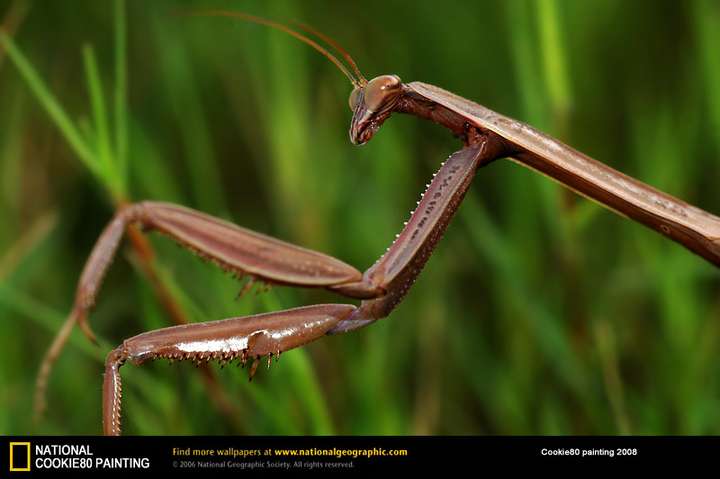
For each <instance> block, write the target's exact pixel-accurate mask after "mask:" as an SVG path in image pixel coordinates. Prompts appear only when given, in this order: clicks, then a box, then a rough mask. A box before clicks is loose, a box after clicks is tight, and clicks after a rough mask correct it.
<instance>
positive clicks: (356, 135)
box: [350, 75, 402, 145]
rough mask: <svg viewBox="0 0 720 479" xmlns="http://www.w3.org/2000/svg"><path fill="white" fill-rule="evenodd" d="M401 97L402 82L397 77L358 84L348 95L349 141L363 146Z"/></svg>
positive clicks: (392, 76)
mask: <svg viewBox="0 0 720 479" xmlns="http://www.w3.org/2000/svg"><path fill="white" fill-rule="evenodd" d="M401 96H402V81H401V80H400V77H398V76H397V75H381V76H379V77H375V78H373V79H372V80H370V81H369V82H366V83H364V84H358V85H356V86H355V89H354V90H353V91H352V93H350V109H351V110H352V111H353V118H352V123H350V141H352V142H353V144H355V145H363V144H365V143H367V142H368V141H370V138H372V136H373V135H374V134H375V132H377V131H378V129H379V128H380V126H381V125H382V124H383V122H384V121H385V120H387V118H388V117H389V116H390V114H391V113H392V112H393V110H394V108H395V105H396V104H397V101H398V100H399V99H400V97H401Z"/></svg>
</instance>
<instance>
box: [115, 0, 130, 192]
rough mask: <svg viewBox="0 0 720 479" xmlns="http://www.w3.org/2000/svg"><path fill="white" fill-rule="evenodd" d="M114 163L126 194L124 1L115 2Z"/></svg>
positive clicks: (126, 115) (117, 0) (125, 34)
mask: <svg viewBox="0 0 720 479" xmlns="http://www.w3.org/2000/svg"><path fill="white" fill-rule="evenodd" d="M114 21H115V98H114V100H115V161H116V162H117V173H118V176H119V181H120V190H121V192H122V193H127V151H128V126H127V122H128V119H127V117H128V114H127V33H126V28H127V26H126V18H125V1H124V0H115V16H114Z"/></svg>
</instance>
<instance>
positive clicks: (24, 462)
mask: <svg viewBox="0 0 720 479" xmlns="http://www.w3.org/2000/svg"><path fill="white" fill-rule="evenodd" d="M23 448H25V449H24V450H23ZM29 470H30V443H29V442H11V443H10V472H24V471H29Z"/></svg>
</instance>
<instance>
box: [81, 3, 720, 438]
mask: <svg viewBox="0 0 720 479" xmlns="http://www.w3.org/2000/svg"><path fill="white" fill-rule="evenodd" d="M208 14H211V15H221V16H236V17H239V18H242V19H244V20H248V21H252V22H256V23H261V24H265V25H268V26H271V27H274V28H278V29H281V30H283V31H285V32H287V33H290V34H291V35H293V36H295V37H296V38H298V39H300V40H302V41H304V42H305V43H308V44H310V45H311V46H313V47H314V48H315V49H317V50H318V51H320V52H321V53H323V54H324V55H325V56H326V57H327V58H329V59H330V60H331V61H333V63H335V64H336V65H337V66H338V68H340V69H341V71H343V72H344V73H345V74H346V76H348V78H350V81H351V82H352V84H353V86H354V89H353V91H352V93H351V95H350V107H351V109H352V112H353V117H352V122H351V126H350V139H351V141H352V142H353V143H355V144H363V143H366V142H368V141H369V140H370V139H371V138H372V136H373V135H374V134H375V133H376V132H377V131H378V129H379V128H380V126H381V125H382V124H383V122H384V121H385V120H387V119H388V118H389V116H390V115H391V114H392V113H394V112H397V113H406V114H411V115H415V116H418V117H420V118H424V119H428V120H431V121H432V122H434V123H437V124H439V125H442V126H444V127H446V128H447V129H449V130H450V131H451V132H452V133H453V134H454V135H455V136H456V137H458V138H459V139H460V140H461V141H462V143H463V148H462V149H461V150H459V151H458V152H456V153H454V154H452V155H451V156H450V157H449V158H448V160H447V161H446V162H444V163H443V164H442V166H441V167H440V169H439V170H438V172H437V173H436V174H435V176H434V178H433V180H432V182H431V183H430V184H429V186H428V188H427V190H426V191H425V193H424V194H423V196H422V198H421V200H420V201H419V202H418V206H417V208H416V209H415V211H414V212H413V213H412V215H411V217H410V219H409V220H408V222H407V223H406V225H405V227H404V229H403V230H402V231H401V232H400V234H399V235H398V237H397V239H396V241H395V242H394V243H393V244H392V245H391V246H390V247H389V248H388V250H387V252H386V253H385V254H384V255H383V256H382V257H381V258H380V259H379V260H378V261H377V262H376V263H375V264H374V265H373V266H372V267H371V268H369V269H368V270H367V271H365V272H364V273H361V272H360V271H358V270H357V269H355V268H354V267H352V266H350V265H347V264H345V263H344V262H342V261H340V260H337V259H335V258H332V257H329V256H326V255H324V254H321V253H317V252H314V251H310V250H307V249H304V248H301V247H298V246H295V245H292V244H289V243H285V242H282V241H280V240H277V239H274V238H271V237H268V236H264V235H262V234H259V233H255V232H252V231H249V230H246V229H242V228H240V227H238V226H235V225H232V224H230V223H227V222H224V221H221V220H218V219H215V218H212V217H210V216H207V215H205V214H203V213H200V212H197V211H193V210H190V209H187V208H184V207H181V206H177V205H172V204H166V203H157V202H143V203H138V204H133V205H128V206H127V207H125V208H124V209H123V210H122V211H121V212H120V213H118V215H117V216H116V217H115V218H114V219H113V220H112V221H111V223H110V224H109V225H108V226H107V227H106V229H105V230H104V232H103V233H102V235H101V236H100V238H99V240H98V242H97V244H96V246H95V248H94V250H93V252H92V253H91V255H90V258H89V260H88V262H87V264H86V266H85V269H84V271H83V273H82V275H81V278H80V281H79V285H78V289H77V295H76V299H75V305H74V308H73V314H72V317H73V318H74V320H75V321H77V322H78V324H79V325H80V326H81V327H82V328H83V330H84V331H85V333H86V334H87V335H88V336H90V337H92V333H91V332H90V329H89V328H88V325H87V314H88V311H89V310H90V308H91V307H92V306H93V304H94V302H95V299H96V297H97V294H98V291H99V288H100V285H101V282H102V279H103V277H104V275H105V273H106V271H107V269H108V267H109V264H110V262H111V260H112V257H113V256H114V255H115V252H116V250H117V248H118V246H119V244H120V241H121V238H122V236H123V234H124V232H125V230H126V227H127V226H128V225H130V224H139V225H141V226H142V227H143V228H144V229H147V230H156V231H158V232H160V233H163V234H165V235H167V236H169V237H171V238H172V239H174V240H175V241H177V242H178V243H180V244H181V245H182V246H184V247H187V248H188V249H190V250H191V251H194V252H196V253H197V254H199V255H201V256H203V257H207V258H209V259H210V260H212V261H214V262H216V263H217V264H219V265H220V266H221V267H222V268H224V269H227V270H229V271H232V272H234V273H238V274H242V275H247V276H251V277H253V278H257V279H259V280H262V281H265V282H267V283H272V284H279V285H287V286H299V287H308V288H326V289H328V290H330V291H333V292H335V293H338V294H340V295H343V296H346V297H349V298H353V299H359V300H362V302H361V304H360V306H359V307H356V306H353V305H349V304H324V305H315V306H307V307H301V308H295V309H290V310H286V311H279V312H271V313H265V314H259V315H254V316H249V317H242V318H231V319H226V320H223V321H214V322H207V323H196V324H192V325H184V326H175V327H170V328H164V329H160V330H156V331H151V332H147V333H143V334H140V335H138V336H135V337H133V338H130V339H128V340H125V341H124V342H123V343H122V344H121V345H120V346H119V347H118V348H116V349H115V350H113V351H112V352H111V353H110V354H109V355H108V358H107V361H106V370H105V380H104V386H103V396H104V399H103V424H104V432H105V433H106V434H119V433H120V402H121V381H120V375H119V368H120V366H122V365H123V364H124V363H125V362H126V361H130V362H132V363H134V364H141V363H143V362H144V361H147V360H149V359H156V358H168V359H177V360H193V361H207V360H211V359H214V360H219V361H223V362H226V361H231V360H235V359H239V360H240V361H242V362H245V361H250V362H251V366H250V374H251V376H252V374H254V373H255V370H256V368H257V366H258V364H259V361H260V359H261V358H263V357H267V358H268V359H270V358H271V357H273V356H277V355H279V354H280V353H282V352H283V351H287V350H289V349H292V348H295V347H298V346H302V345H304V344H307V343H309V342H311V341H314V340H316V339H319V338H321V337H323V336H325V335H328V334H337V333H342V332H348V331H351V330H354V329H358V328H361V327H363V326H366V325H368V324H371V323H372V322H374V321H376V320H378V319H381V318H384V317H386V316H388V315H389V314H390V312H391V311H392V310H393V309H394V307H395V306H396V305H397V304H398V303H399V302H400V301H401V300H402V299H403V297H404V295H405V294H406V293H407V291H408V290H409V288H410V286H411V285H412V283H413V282H414V281H415V279H416V278H417V276H418V275H419V274H420V272H421V270H422V268H423V266H424V265H425V263H426V261H427V260H428V258H429V256H430V255H431V254H432V252H433V250H434V248H435V246H436V245H437V243H438V241H439V239H440V237H441V236H442V234H443V233H444V231H445V229H446V227H447V225H448V223H449V222H450V220H451V218H452V217H453V215H454V213H455V212H456V210H457V209H458V207H459V205H460V203H461V201H462V199H463V196H464V195H465V193H466V191H467V190H468V188H469V185H470V182H471V181H472V179H473V177H474V175H475V172H476V171H477V169H478V168H479V167H481V166H484V165H486V164H488V163H490V162H492V161H493V160H495V159H499V158H504V157H509V158H511V159H513V160H514V161H517V162H519V163H521V164H522V165H524V166H527V167H530V168H532V169H535V170H537V171H540V172H541V173H543V174H545V175H547V176H549V177H551V178H553V179H555V180H556V181H558V182H560V183H562V184H564V185H565V186H567V187H568V188H571V189H572V190H574V191H576V192H578V193H579V194H581V195H583V196H586V197H588V198H590V199H592V200H594V201H597V202H598V203H601V204H602V205H604V206H606V207H608V208H610V209H612V210H614V211H616V212H618V213H619V214H622V215H624V216H627V217H629V218H631V219H633V220H635V221H638V222H640V223H642V224H645V225H646V226H648V227H650V228H652V229H654V230H656V231H658V232H660V233H661V234H663V235H665V236H667V237H669V238H670V239H672V240H674V241H676V242H678V243H680V244H682V245H684V246H685V247H686V248H688V249H690V250H691V251H693V252H695V253H696V254H698V255H700V256H702V257H703V258H705V259H706V260H708V261H710V262H711V263H713V264H715V265H718V266H720V218H718V217H716V216H714V215H711V214H709V213H707V212H705V211H703V210H701V209H698V208H695V207H693V206H690V205H688V204H686V203H684V202H682V201H680V200H678V199H676V198H673V197H671V196H669V195H666V194H664V193H662V192H660V191H657V190H655V189H653V188H651V187H649V186H647V185H645V184H643V183H641V182H639V181H637V180H635V179H633V178H631V177H628V176H626V175H623V174H622V173H619V172H617V171H615V170H613V169H611V168H609V167H608V166H606V165H604V164H602V163H599V162H597V161H595V160H592V159H591V158H589V157H587V156H585V155H583V154H582V153H580V152H577V151H575V150H573V149H572V148H570V147H568V146H566V145H564V144H562V143H560V142H559V141H557V140H555V139H553V138H551V137H549V136H547V135H545V134H543V133H541V132H538V131H537V130H535V129H533V128H532V127H530V126H528V125H525V124H523V123H521V122H519V121H517V120H513V119H511V118H508V117H505V116H502V115H500V114H498V113H495V112H493V111H490V110H488V109H486V108H484V107H482V106H480V105H478V104H476V103H474V102H471V101H469V100H466V99H464V98H461V97H459V96H457V95H454V94H452V93H449V92H447V91H445V90H442V89H440V88H438V87H435V86H432V85H428V84H424V83H420V82H412V83H403V82H402V81H401V80H400V78H398V77H397V76H394V75H383V76H379V77H377V78H374V79H372V80H370V81H367V80H366V79H365V78H364V77H363V75H362V74H361V72H360V70H359V69H358V68H357V66H356V64H355V62H354V61H353V60H352V58H351V57H350V56H349V55H348V54H347V53H346V52H345V51H344V50H343V49H342V48H340V47H339V46H338V45H336V44H335V42H333V41H332V40H331V39H329V38H327V37H325V36H324V35H322V34H320V33H319V32H315V31H313V30H312V29H309V28H308V27H305V26H303V25H301V28H302V29H304V30H307V31H308V32H309V33H311V34H314V35H315V36H317V37H318V38H320V39H321V40H324V41H325V42H326V43H328V44H329V45H330V46H332V47H333V48H335V49H336V50H337V51H338V52H339V53H340V54H341V55H342V57H343V58H344V59H345V61H346V62H347V65H344V64H343V63H342V62H340V61H339V60H338V59H337V58H336V57H335V56H333V55H332V54H331V53H329V52H328V51H327V50H326V49H324V48H323V47H322V46H320V45H319V44H318V43H316V42H315V41H313V40H311V39H310V38H308V37H307V36H305V35H303V34H301V33H299V32H297V31H295V30H291V29H289V28H288V27H286V26H284V25H280V24H277V23H274V22H270V21H267V20H263V19H259V18H257V17H252V16H248V15H245V14H235V13H229V12H208Z"/></svg>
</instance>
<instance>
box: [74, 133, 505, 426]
mask: <svg viewBox="0 0 720 479" xmlns="http://www.w3.org/2000/svg"><path fill="white" fill-rule="evenodd" d="M491 150H492V148H490V147H489V144H488V143H487V142H485V141H481V142H479V143H478V144H475V145H472V146H469V147H467V148H465V149H463V150H461V151H459V152H457V153H455V154H454V155H452V156H451V157H450V158H449V159H448V160H447V161H446V162H445V163H443V166H442V167H441V168H440V170H439V171H438V172H437V173H436V175H435V176H434V178H433V180H432V182H431V183H430V184H429V185H428V188H427V190H426V191H425V193H424V194H423V197H422V198H421V200H420V201H419V202H418V207H417V209H416V210H415V211H414V212H413V213H412V215H411V217H410V219H409V221H408V222H407V223H406V225H405V228H404V229H403V230H402V232H401V233H400V234H399V235H398V237H397V239H396V240H395V242H394V243H393V244H392V245H391V246H390V248H388V251H387V252H386V253H385V254H384V255H383V256H382V257H381V258H380V259H379V260H378V261H377V262H376V263H375V264H374V265H373V266H372V267H371V268H370V269H368V270H367V271H366V272H365V274H361V273H360V272H359V271H357V270H355V269H354V268H352V267H351V266H348V265H346V264H345V263H343V262H341V261H339V260H337V259H335V258H332V257H329V256H326V255H323V254H321V253H316V252H313V251H309V250H306V249H303V248H300V247H297V246H293V245H290V244H288V243H284V242H282V241H279V240H277V239H274V238H271V237H268V236H264V235H260V234H258V233H254V232H252V231H249V230H244V229H242V228H239V227H237V226H235V225H231V224H229V223H226V222H224V221H221V220H217V219H214V218H211V217H209V216H207V215H204V214H202V213H199V212H195V211H192V210H188V209H186V208H182V207H179V206H175V205H168V204H164V203H140V204H138V205H134V206H131V207H129V208H128V209H126V210H124V211H123V212H122V213H121V214H120V215H119V216H120V217H116V218H115V219H114V220H113V221H112V222H111V223H110V225H109V226H108V227H107V228H106V230H105V232H104V233H103V235H102V236H101V238H100V240H99V241H98V245H97V246H96V248H95V250H94V251H93V253H92V254H91V256H90V259H89V261H88V264H87V266H86V268H85V272H84V273H83V276H82V279H81V281H80V285H79V287H78V296H77V298H78V304H79V305H80V307H81V308H87V307H89V305H91V304H92V301H94V298H95V295H96V294H97V290H98V287H99V284H100V281H101V279H102V276H103V275H104V272H105V270H106V269H107V266H108V264H109V262H110V259H111V257H112V254H113V253H114V251H115V249H116V248H117V245H118V242H119V238H120V236H121V234H122V231H123V228H124V226H125V225H126V224H127V223H128V222H130V221H132V222H140V223H142V224H143V226H145V227H149V228H153V229H156V230H158V231H161V232H163V233H165V234H167V235H169V236H171V237H172V238H173V239H175V240H176V241H178V242H179V243H180V244H181V245H183V246H186V247H188V248H189V249H191V250H193V251H195V252H197V253H198V254H200V255H201V256H205V257H207V258H210V259H212V260H213V261H215V262H217V263H218V264H220V265H221V266H222V267H224V268H226V269H229V270H233V271H237V272H243V273H246V274H252V275H254V276H257V277H259V278H262V279H263V280H265V281H272V282H279V283H283V284H289V285H293V286H306V287H317V286H321V287H326V288H329V289H332V290H334V291H336V292H338V293H340V294H343V295H345V296H349V297H355V298H357V297H362V298H366V299H365V301H363V302H362V304H361V305H360V307H357V308H356V307H355V306H352V305H341V304H325V305H316V306H307V307H303V308H296V309H290V310H286V311H279V312H273V313H266V314H260V315H255V316H248V317H241V318H231V319H226V320H223V321H214V322H206V323H196V324H188V325H181V326H173V327H169V328H163V329H159V330H156V331H152V332H148V333H143V334H140V335H138V336H135V337H133V338H130V339H128V340H126V341H124V342H123V343H122V344H121V345H120V346H119V347H118V348H117V349H115V350H114V351H112V352H111V353H110V354H109V355H108V358H107V361H106V367H105V382H104V387H103V395H104V399H103V423H104V432H105V433H106V434H113V435H114V434H119V433H120V406H121V404H120V395H121V381H120V375H119V372H118V370H119V368H120V366H122V364H123V363H125V362H126V361H131V362H133V363H134V364H141V363H143V362H144V361H146V360H149V359H156V358H166V359H171V360H192V361H196V362H201V361H208V360H219V361H222V362H227V361H232V360H235V359H240V360H241V361H242V362H243V363H244V362H245V361H246V360H248V359H252V360H253V365H252V366H251V369H250V375H251V377H252V374H254V372H255V368H256V367H257V362H258V361H259V359H260V357H262V356H267V357H268V359H269V358H270V357H272V356H273V355H279V354H280V353H282V352H283V351H287V350H289V349H292V348H295V347H298V346H302V345H304V344H307V343H309V342H311V341H314V340H315V339H318V338H320V337H322V336H324V335H326V334H328V333H339V332H346V331H350V330H353V329H357V328H359V327H362V326H365V325H367V324H369V323H371V322H373V321H376V320H378V319H380V318H383V317H385V316H387V315H388V314H389V313H390V311H392V309H393V308H394V307H395V306H396V305H397V304H398V303H399V302H400V301H401V300H402V298H403V297H404V295H405V294H406V293H407V291H408V289H409V288H410V286H411V285H412V283H413V282H414V281H415V279H416V278H417V276H418V274H419V273H420V271H421V270H422V268H423V266H424V265H425V263H426V261H427V260H428V258H429V256H430V254H431V252H432V250H433V249H434V247H435V245H436V244H437V242H438V240H439V239H440V237H441V236H442V234H443V232H444V231H445V228H446V227H447V225H448V223H449V221H450V219H451V218H452V216H453V214H454V213H455V211H456V210H457V208H458V206H459V205H460V202H461V201H462V198H463V196H464V195H465V193H466V191H467V189H468V187H469V186H470V182H471V180H472V178H473V176H474V173H475V171H476V169H477V167H478V166H479V165H480V164H481V163H482V161H483V159H490V158H492V157H494V153H491Z"/></svg>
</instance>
